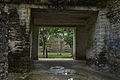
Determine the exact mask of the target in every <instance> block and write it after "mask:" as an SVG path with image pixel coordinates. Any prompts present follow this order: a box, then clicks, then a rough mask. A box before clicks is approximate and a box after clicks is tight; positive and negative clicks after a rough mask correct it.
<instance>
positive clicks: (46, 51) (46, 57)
mask: <svg viewBox="0 0 120 80" xmlns="http://www.w3.org/2000/svg"><path fill="white" fill-rule="evenodd" d="M46 58H48V52H47V46H46Z"/></svg>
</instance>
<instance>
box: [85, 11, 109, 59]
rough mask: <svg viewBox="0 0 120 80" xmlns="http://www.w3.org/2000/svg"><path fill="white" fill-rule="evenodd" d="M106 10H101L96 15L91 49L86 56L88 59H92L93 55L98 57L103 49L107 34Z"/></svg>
mask: <svg viewBox="0 0 120 80" xmlns="http://www.w3.org/2000/svg"><path fill="white" fill-rule="evenodd" d="M106 14H107V9H101V10H100V11H99V14H98V18H97V22H96V26H95V32H94V35H93V47H92V49H91V51H90V52H89V54H88V55H87V57H88V58H94V57H95V55H98V54H99V53H100V52H102V50H103V48H104V47H105V43H104V41H105V38H106V35H107V34H108V32H109V30H110V29H109V20H108V19H107V15H106Z"/></svg>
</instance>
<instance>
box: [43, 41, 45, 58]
mask: <svg viewBox="0 0 120 80" xmlns="http://www.w3.org/2000/svg"><path fill="white" fill-rule="evenodd" d="M43 57H45V40H43Z"/></svg>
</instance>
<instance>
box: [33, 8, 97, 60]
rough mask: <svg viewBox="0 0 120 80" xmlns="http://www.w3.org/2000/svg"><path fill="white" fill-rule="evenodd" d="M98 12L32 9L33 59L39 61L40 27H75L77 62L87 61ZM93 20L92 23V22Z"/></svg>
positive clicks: (75, 54) (74, 49) (74, 52)
mask: <svg viewBox="0 0 120 80" xmlns="http://www.w3.org/2000/svg"><path fill="white" fill-rule="evenodd" d="M97 15H98V12H97V11H88V10H83V11H82V10H53V9H49V10H48V9H37V8H34V9H31V30H32V31H31V32H32V34H31V36H32V37H31V45H32V47H31V57H32V58H33V60H38V46H36V45H38V35H39V34H38V33H39V27H40V26H41V27H45V26H47V27H56V26H57V27H59V28H62V27H74V28H75V30H74V41H73V44H74V47H73V54H74V59H75V60H85V59H86V53H87V52H88V50H89V49H90V47H91V46H92V36H93V33H94V28H95V23H96V19H97ZM91 20H92V21H91Z"/></svg>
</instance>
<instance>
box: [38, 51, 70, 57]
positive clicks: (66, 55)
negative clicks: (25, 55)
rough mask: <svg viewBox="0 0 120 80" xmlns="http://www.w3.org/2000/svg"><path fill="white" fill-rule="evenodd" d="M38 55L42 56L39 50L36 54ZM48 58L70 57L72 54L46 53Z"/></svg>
mask: <svg viewBox="0 0 120 80" xmlns="http://www.w3.org/2000/svg"><path fill="white" fill-rule="evenodd" d="M38 57H39V58H44V57H43V53H42V52H40V53H39V54H38ZM48 58H72V54H71V53H62V55H60V53H48Z"/></svg>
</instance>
